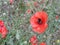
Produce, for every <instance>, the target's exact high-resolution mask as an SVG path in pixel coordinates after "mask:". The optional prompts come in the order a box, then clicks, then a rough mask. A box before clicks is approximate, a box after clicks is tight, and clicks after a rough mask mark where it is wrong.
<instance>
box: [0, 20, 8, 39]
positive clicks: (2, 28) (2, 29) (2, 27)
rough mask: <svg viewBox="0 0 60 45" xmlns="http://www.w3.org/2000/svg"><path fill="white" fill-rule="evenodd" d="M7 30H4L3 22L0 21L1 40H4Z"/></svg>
mask: <svg viewBox="0 0 60 45" xmlns="http://www.w3.org/2000/svg"><path fill="white" fill-rule="evenodd" d="M7 32H8V30H7V29H6V27H5V25H4V22H3V21H2V20H0V34H1V35H2V38H5V37H6V35H7Z"/></svg>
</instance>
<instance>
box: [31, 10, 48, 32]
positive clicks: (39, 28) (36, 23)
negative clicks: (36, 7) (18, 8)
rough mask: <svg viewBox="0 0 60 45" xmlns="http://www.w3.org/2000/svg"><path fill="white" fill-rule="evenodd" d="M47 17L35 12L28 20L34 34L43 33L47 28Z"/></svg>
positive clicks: (42, 13) (45, 14) (42, 12)
mask: <svg viewBox="0 0 60 45" xmlns="http://www.w3.org/2000/svg"><path fill="white" fill-rule="evenodd" d="M47 19H48V15H47V13H46V12H44V11H40V12H36V13H35V14H34V15H33V16H32V17H31V19H30V23H31V26H32V28H33V31H34V32H38V33H43V32H45V30H46V28H47V26H48V25H47Z"/></svg>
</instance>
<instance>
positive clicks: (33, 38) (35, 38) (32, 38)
mask: <svg viewBox="0 0 60 45" xmlns="http://www.w3.org/2000/svg"><path fill="white" fill-rule="evenodd" d="M37 42H38V40H37V37H36V36H35V35H34V36H32V37H31V38H30V43H32V44H36V43H37Z"/></svg>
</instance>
